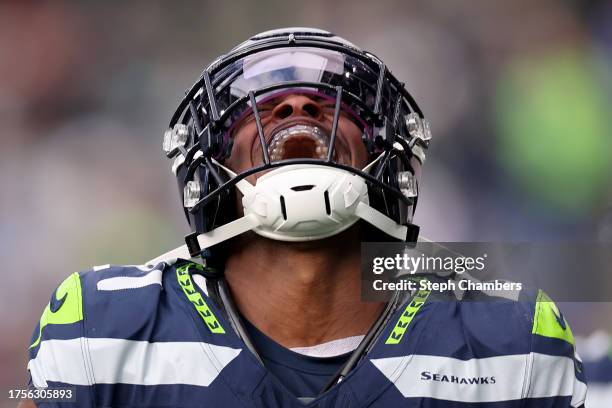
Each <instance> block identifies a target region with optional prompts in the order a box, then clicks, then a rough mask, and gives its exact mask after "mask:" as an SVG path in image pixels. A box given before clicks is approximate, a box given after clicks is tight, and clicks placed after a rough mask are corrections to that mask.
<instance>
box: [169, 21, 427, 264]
mask: <svg viewBox="0 0 612 408" xmlns="http://www.w3.org/2000/svg"><path fill="white" fill-rule="evenodd" d="M287 94H304V95H307V96H308V97H309V98H313V99H316V100H319V101H323V102H324V103H326V104H327V106H329V107H330V110H331V112H333V116H332V117H333V121H332V122H331V124H330V125H329V126H324V125H322V124H319V123H316V122H309V121H301V122H300V121H298V123H292V124H291V125H290V126H289V125H288V126H284V127H282V126H281V129H277V130H275V131H274V132H266V131H265V130H264V126H262V122H263V121H264V120H265V114H266V112H267V111H266V108H265V106H266V104H269V103H270V101H274V100H277V99H278V98H279V97H282V96H283V95H287ZM340 115H345V116H346V117H349V118H350V119H351V120H352V121H353V123H354V124H356V125H357V126H358V127H359V130H360V132H361V134H362V136H361V140H362V141H363V144H364V146H365V148H366V150H367V154H368V157H369V159H368V163H367V165H366V166H365V167H360V168H357V167H354V166H351V165H350V163H346V162H343V161H341V160H339V159H338V156H339V155H338V150H339V149H340V147H339V144H340V142H341V141H340V138H341V136H338V135H339V131H338V121H339V117H340ZM249 120H250V121H252V123H254V124H256V127H257V138H256V141H257V144H259V150H260V151H261V159H260V162H258V163H257V164H254V166H253V167H252V168H249V169H247V170H244V171H240V172H237V171H235V169H232V168H230V166H228V164H227V162H228V159H229V158H230V157H231V155H232V147H233V145H234V137H235V133H236V129H237V127H238V125H239V124H240V123H243V122H244V121H249ZM295 136H299V137H302V138H307V139H308V140H309V143H311V145H312V148H313V154H312V155H310V157H299V156H297V157H287V155H286V154H283V152H285V150H286V149H285V147H286V146H287V145H286V144H285V142H286V141H287V140H290V139H291V138H292V137H295ZM430 139H431V131H430V127H429V122H428V121H427V120H426V119H425V118H424V117H423V113H422V112H421V110H420V108H419V107H418V105H417V104H416V102H415V100H414V99H413V97H412V96H411V95H410V94H409V93H408V91H407V90H406V89H405V87H404V84H403V83H401V82H399V81H398V80H397V79H396V78H395V77H394V76H393V75H392V74H391V72H390V71H389V69H388V68H387V67H386V66H385V64H384V63H383V62H382V61H381V60H380V59H379V58H377V57H376V56H375V55H373V54H371V53H369V52H366V51H363V50H361V49H359V48H358V47H356V46H355V45H353V44H352V43H350V42H348V41H347V40H345V39H343V38H340V37H338V36H335V35H334V34H331V33H329V32H327V31H323V30H318V29H312V28H286V29H278V30H272V31H267V32H264V33H261V34H257V35H255V36H254V37H251V38H250V39H249V40H247V41H246V42H244V43H242V44H240V45H238V46H237V47H235V48H234V49H232V50H231V51H230V52H229V53H227V54H225V55H223V56H221V57H219V58H218V59H216V60H215V61H214V62H212V63H211V64H210V65H209V66H208V67H207V68H206V69H205V70H204V71H203V72H202V75H201V76H200V78H199V79H198V80H197V81H196V82H195V84H194V85H193V86H192V87H191V88H190V89H189V90H187V91H186V93H185V96H184V98H183V99H182V101H181V102H180V104H179V106H178V108H177V109H176V111H175V113H174V115H173V116H172V119H171V120H170V125H169V128H168V130H166V131H165V133H164V139H163V150H164V152H165V154H166V156H167V157H168V158H169V159H170V160H171V161H172V172H173V173H174V175H175V176H176V179H177V182H178V187H179V191H180V194H181V199H182V204H183V208H184V211H185V215H186V217H187V220H188V222H189V225H190V226H191V229H192V233H191V234H189V235H188V236H187V237H186V242H187V248H188V250H189V254H190V255H191V256H192V257H195V256H200V255H206V254H210V253H211V252H210V249H211V248H212V247H214V246H215V245H217V244H219V243H221V242H223V241H226V240H228V239H230V238H232V237H234V236H237V235H239V234H241V233H244V232H246V231H250V230H252V231H254V232H255V233H257V234H259V235H262V236H265V237H268V238H271V239H276V240H282V241H306V240H315V239H321V238H326V237H330V236H333V235H335V234H338V233H339V232H341V231H344V230H346V229H347V228H349V227H350V226H351V225H353V224H355V223H356V222H357V221H358V220H360V219H361V220H364V221H366V222H367V224H370V225H371V226H373V227H374V229H372V230H377V231H379V232H382V234H381V236H384V237H386V238H387V239H390V240H397V241H407V242H415V241H416V239H417V236H418V227H417V226H416V225H414V224H412V216H413V213H414V210H415V207H416V203H417V198H418V192H419V188H418V187H419V186H418V180H419V175H420V167H421V165H422V164H423V162H424V161H425V151H426V149H427V147H428V145H429V142H430ZM254 176H257V178H256V177H254ZM253 180H254V182H253ZM236 190H238V192H239V195H238V197H239V199H240V198H241V199H242V207H243V208H242V211H241V209H240V208H236V207H237V205H236V194H237V193H236ZM367 238H368V239H370V240H380V239H381V238H380V237H377V238H376V239H371V238H370V237H367Z"/></svg>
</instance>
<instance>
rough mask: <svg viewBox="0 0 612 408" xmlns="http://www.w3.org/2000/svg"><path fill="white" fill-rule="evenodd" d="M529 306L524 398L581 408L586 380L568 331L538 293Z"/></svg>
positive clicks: (560, 316)
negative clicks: (528, 341)
mask: <svg viewBox="0 0 612 408" xmlns="http://www.w3.org/2000/svg"><path fill="white" fill-rule="evenodd" d="M531 305H532V306H533V312H532V313H533V324H532V329H531V336H532V338H531V342H532V347H531V349H532V352H531V353H530V360H531V361H530V371H529V372H528V374H527V375H528V379H529V381H528V390H527V397H528V398H530V399H543V400H550V399H554V401H555V402H554V406H555V407H556V406H564V407H582V406H584V401H585V399H586V391H587V386H586V380H585V373H584V367H583V364H582V361H581V360H580V357H579V356H578V354H577V353H576V343H575V341H574V336H573V334H572V330H571V328H570V326H569V324H568V322H567V320H566V319H565V317H564V316H563V314H562V313H561V311H560V310H559V308H558V307H557V305H556V304H555V302H553V301H552V300H551V298H550V297H549V296H548V295H547V294H546V293H545V292H544V291H542V290H540V291H538V293H537V297H536V300H535V302H534V303H532V304H531Z"/></svg>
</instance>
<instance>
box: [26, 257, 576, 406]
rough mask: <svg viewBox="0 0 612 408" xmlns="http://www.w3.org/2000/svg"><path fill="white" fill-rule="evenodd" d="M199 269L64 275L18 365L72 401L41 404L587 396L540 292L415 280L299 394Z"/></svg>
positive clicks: (560, 401)
mask: <svg viewBox="0 0 612 408" xmlns="http://www.w3.org/2000/svg"><path fill="white" fill-rule="evenodd" d="M201 269H202V267H201V265H199V264H195V263H192V262H188V261H184V260H178V261H176V262H169V263H166V262H162V263H159V264H157V265H155V266H153V267H139V266H105V267H97V268H94V269H93V270H90V271H86V272H81V273H75V274H73V275H71V276H70V277H68V279H66V280H65V281H64V282H63V283H62V284H61V285H60V286H59V287H58V289H57V290H56V291H55V293H54V294H53V295H52V299H51V302H50V303H49V305H48V306H47V307H46V309H45V311H44V313H43V316H42V318H41V320H40V322H39V324H38V326H37V327H36V329H35V331H34V335H33V338H32V343H31V347H30V349H29V354H30V355H29V358H30V360H29V363H28V369H29V371H30V375H31V381H32V384H33V385H34V386H37V387H45V386H49V387H64V386H72V387H74V389H75V390H76V402H74V403H70V404H68V403H64V404H62V403H59V402H54V403H41V404H40V405H39V406H78V407H92V406H97V407H111V406H112V407H128V406H129V407H143V408H144V407H267V408H280V407H283V408H284V407H304V406H308V407H317V408H323V407H474V406H478V407H483V406H487V407H500V408H501V407H517V408H518V407H522V408H525V407H570V406H571V407H578V406H580V405H582V403H583V401H584V398H585V393H586V385H585V382H584V374H583V369H582V367H581V365H580V363H579V361H578V359H576V358H575V351H574V342H573V337H572V335H571V330H570V328H569V326H568V325H567V322H565V319H564V318H563V317H562V315H561V314H560V312H559V310H558V309H557V308H556V306H555V304H554V303H552V302H550V301H549V299H548V298H547V297H546V295H545V294H544V293H543V292H541V291H539V292H537V291H536V292H533V293H532V292H527V291H524V292H522V293H521V294H520V296H519V297H518V298H517V299H505V298H499V299H497V298H496V299H486V301H485V300H484V299H481V300H479V299H472V300H469V301H458V300H456V299H454V298H451V297H450V294H449V295H448V296H446V295H445V294H443V293H442V294H441V293H436V292H432V293H429V292H427V291H423V290H422V291H419V292H418V293H415V294H414V295H413V296H412V297H411V298H410V299H408V300H407V301H406V303H405V304H403V305H401V307H399V308H398V309H397V310H396V311H395V312H394V313H393V315H392V316H391V317H390V319H389V320H388V322H387V323H386V327H385V328H384V330H383V331H382V332H381V334H380V336H379V337H378V338H377V339H376V341H375V343H374V344H373V346H372V347H371V348H370V349H369V352H368V353H367V355H365V356H364V357H363V358H362V359H361V360H360V362H359V363H358V364H357V365H356V366H355V368H353V370H352V371H351V372H350V373H349V374H348V375H347V376H346V377H345V378H344V379H343V381H341V382H340V383H338V384H336V385H334V386H333V387H331V388H330V389H329V390H328V391H326V392H325V393H323V394H322V395H320V396H318V397H317V398H315V399H314V400H312V401H310V402H309V403H308V404H304V403H302V402H300V401H298V399H297V397H296V396H295V395H293V394H292V393H291V391H290V390H288V389H287V388H286V387H285V386H284V385H283V384H282V383H281V382H280V381H278V380H277V379H276V377H275V376H274V375H272V374H271V373H270V372H269V371H268V370H267V369H266V368H265V367H264V366H263V365H262V364H261V363H260V362H259V360H258V359H257V358H256V357H255V356H254V355H253V354H252V353H251V352H250V351H249V349H248V348H247V347H246V346H245V344H244V343H243V341H242V340H241V339H240V338H239V337H238V336H237V335H236V334H235V332H234V330H233V328H232V326H231V324H230V323H229V321H228V320H227V319H226V317H225V313H224V311H223V310H222V309H220V308H219V307H218V306H217V305H216V303H215V302H213V300H212V299H211V297H210V296H209V295H208V292H207V288H206V282H205V279H204V277H203V276H202V275H200V274H198V272H200V271H201ZM211 294H212V293H211ZM482 296H484V295H482ZM483 403H484V404H483Z"/></svg>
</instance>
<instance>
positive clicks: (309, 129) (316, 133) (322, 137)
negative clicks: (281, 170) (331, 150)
mask: <svg viewBox="0 0 612 408" xmlns="http://www.w3.org/2000/svg"><path fill="white" fill-rule="evenodd" d="M297 135H302V136H308V137H310V138H312V139H313V140H314V141H315V143H316V145H317V147H316V150H315V152H316V154H317V156H318V157H317V158H319V159H324V158H326V157H327V152H328V149H327V143H328V141H329V137H328V135H327V133H326V132H325V131H324V130H323V129H321V128H319V127H317V126H309V125H294V126H291V127H289V128H286V129H282V130H281V131H279V132H277V133H276V134H275V135H274V136H273V137H272V140H271V141H270V143H269V145H268V153H269V155H270V160H272V161H278V160H282V157H283V154H284V151H285V149H284V148H283V144H284V143H285V141H287V140H288V139H289V138H290V137H293V136H297Z"/></svg>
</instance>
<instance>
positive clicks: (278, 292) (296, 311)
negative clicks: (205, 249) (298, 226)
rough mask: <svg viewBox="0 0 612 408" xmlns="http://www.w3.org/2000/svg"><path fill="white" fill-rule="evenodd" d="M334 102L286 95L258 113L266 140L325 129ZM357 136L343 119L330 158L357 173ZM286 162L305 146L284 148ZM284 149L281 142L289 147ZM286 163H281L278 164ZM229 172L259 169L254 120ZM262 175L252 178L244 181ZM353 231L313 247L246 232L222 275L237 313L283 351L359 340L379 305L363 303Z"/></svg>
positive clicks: (303, 153)
mask: <svg viewBox="0 0 612 408" xmlns="http://www.w3.org/2000/svg"><path fill="white" fill-rule="evenodd" d="M333 107H334V103H333V101H328V100H324V99H321V100H320V99H318V98H316V97H315V96H312V95H304V94H290V95H286V96H283V97H282V98H281V99H279V100H273V101H271V103H268V104H267V105H266V104H263V105H262V106H261V107H259V109H260V112H261V116H262V125H263V128H264V134H265V135H266V140H269V138H270V137H271V133H272V132H273V131H274V129H278V128H279V127H282V126H284V125H285V124H286V123H300V124H302V123H303V124H311V125H312V124H318V125H319V126H320V127H322V128H325V129H331V126H332V121H333ZM361 135H362V132H361V130H360V129H359V127H358V126H357V125H356V124H355V123H354V121H353V120H352V119H351V118H350V117H349V116H348V115H346V114H341V115H340V117H339V121H338V133H337V136H336V139H337V140H336V150H337V154H336V155H335V158H336V160H337V161H338V162H340V163H343V164H349V165H351V166H353V167H356V168H363V167H364V166H365V165H366V164H367V162H368V153H367V151H366V148H365V146H364V144H363V141H362V140H361ZM290 142H291V145H289V146H288V148H286V149H285V150H286V151H288V152H287V153H286V154H287V155H289V154H290V155H291V157H315V156H313V152H312V149H311V146H310V144H309V143H308V141H307V140H300V138H299V137H297V138H296V140H295V141H290ZM290 142H287V143H290ZM286 158H290V157H288V156H287V157H283V159H286ZM226 163H227V165H228V167H230V168H231V169H232V170H234V171H236V172H238V173H240V172H242V171H244V170H246V169H249V168H251V167H254V166H255V165H260V164H262V163H263V160H262V151H261V146H260V144H259V139H258V135H257V128H256V124H255V121H254V120H252V119H248V118H247V119H246V120H244V121H243V123H242V124H241V125H240V126H238V127H237V130H236V131H235V132H234V146H233V149H232V154H231V157H230V159H228V160H227V161H226ZM258 176H261V173H260V174H258V175H254V176H251V178H250V179H249V181H250V182H251V183H254V182H255V179H256V178H257V177H258ZM360 237H361V233H360V229H359V224H357V225H355V226H353V227H352V228H350V229H348V230H347V231H345V232H343V233H341V234H338V235H336V236H333V237H330V238H327V239H323V240H317V241H311V242H298V243H290V242H281V241H276V240H270V239H267V238H263V237H260V236H258V235H256V234H254V233H247V234H244V235H242V236H241V237H239V238H237V239H236V240H235V241H234V242H232V246H231V249H230V251H229V253H230V255H229V258H228V259H227V262H226V265H225V276H226V279H227V281H228V284H229V287H230V289H231V291H232V294H233V296H234V299H235V301H236V303H237V306H238V308H239V309H240V311H241V313H242V314H243V315H244V316H245V317H246V318H247V319H248V320H249V321H250V322H251V323H253V324H254V325H255V326H256V327H257V328H258V329H259V330H261V331H262V332H264V333H265V334H266V335H267V336H269V337H270V338H272V339H274V340H275V341H276V342H278V343H279V344H281V345H283V346H285V347H308V346H313V345H317V344H321V343H324V342H328V341H332V340H336V339H341V338H345V337H349V336H357V335H363V334H365V333H366V332H367V331H368V329H369V328H370V327H371V326H372V324H373V323H374V321H375V320H376V318H377V317H378V316H379V315H380V314H381V312H382V310H383V308H384V304H383V303H376V302H363V301H362V300H361V281H360V262H361V260H360V243H361V239H360Z"/></svg>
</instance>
